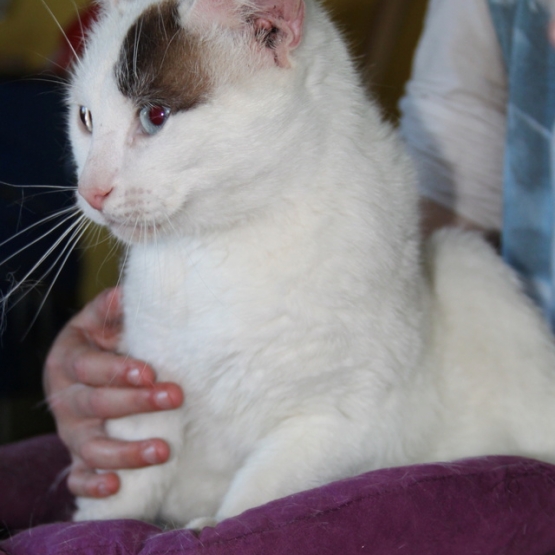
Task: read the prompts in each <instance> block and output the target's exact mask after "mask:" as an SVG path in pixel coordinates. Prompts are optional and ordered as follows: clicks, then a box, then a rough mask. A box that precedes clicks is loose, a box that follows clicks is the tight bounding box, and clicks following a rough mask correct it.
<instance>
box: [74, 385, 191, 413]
mask: <svg viewBox="0 0 555 555" xmlns="http://www.w3.org/2000/svg"><path fill="white" fill-rule="evenodd" d="M68 389H69V388H68ZM67 399H68V401H69V403H72V404H73V413H74V414H76V415H80V416H82V417H85V418H99V419H101V420H105V419H107V418H121V417H123V416H129V415H132V414H138V413H145V412H153V411H159V410H172V409H175V408H177V407H179V406H181V405H182V404H183V392H182V391H181V389H180V387H179V386H178V385H176V384H173V383H159V384H155V385H154V386H153V387H150V388H139V389H133V388H115V387H102V388H89V387H79V388H76V389H75V390H74V391H73V393H72V394H71V395H69V396H68V397H67Z"/></svg>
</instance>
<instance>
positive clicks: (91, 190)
mask: <svg viewBox="0 0 555 555" xmlns="http://www.w3.org/2000/svg"><path fill="white" fill-rule="evenodd" d="M112 190H113V187H110V186H107V187H99V186H92V187H81V186H79V188H78V192H79V194H80V195H81V196H82V197H83V198H84V199H85V200H86V201H87V202H88V203H89V204H90V205H91V206H92V207H93V208H94V209H95V210H98V211H99V212H102V209H103V208H104V203H105V202H106V199H107V198H108V197H109V196H110V193H111V192H112Z"/></svg>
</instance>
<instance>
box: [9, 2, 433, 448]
mask: <svg viewBox="0 0 555 555" xmlns="http://www.w3.org/2000/svg"><path fill="white" fill-rule="evenodd" d="M324 4H325V5H326V6H327V7H328V8H329V10H330V12H331V14H332V17H333V18H334V19H335V20H336V22H337V23H338V25H339V27H340V28H341V29H342V30H343V32H344V35H345V37H346V39H347V40H348V41H349V44H350V46H351V49H352V53H353V56H354V57H355V59H356V61H357V63H358V65H359V67H360V70H361V72H362V75H363V77H364V80H365V82H366V83H368V88H369V91H370V92H371V94H372V95H373V96H374V97H375V98H377V100H378V102H379V103H380V105H381V106H382V107H383V111H384V115H385V117H387V118H388V119H390V120H391V121H393V122H395V121H396V120H397V118H398V111H397V103H398V101H399V98H400V97H401V95H402V94H403V89H404V84H405V82H406V80H407V79H408V77H409V74H410V67H411V60H412V56H413V52H414V48H415V46H416V43H417V41H418V37H419V35H420V32H421V29H422V22H423V18H424V14H425V10H426V4H427V0H324ZM87 8H88V5H87V3H86V2H85V1H84V0H0V262H2V261H5V262H4V263H3V264H0V294H1V295H2V297H5V296H6V294H7V292H8V291H10V289H11V288H12V287H13V285H14V283H18V281H20V280H21V279H22V278H24V277H25V276H28V277H27V279H26V283H27V284H28V285H27V286H25V287H24V288H22V289H20V290H19V292H18V294H15V295H13V297H10V298H8V299H7V300H6V301H5V303H3V304H4V305H7V307H8V310H0V316H1V317H2V319H1V332H2V333H1V335H0V444H2V443H7V442H11V441H16V440H19V439H23V438H26V437H29V436H32V435H37V434H40V433H45V432H49V431H52V430H53V429H54V424H53V421H52V419H51V417H50V415H49V412H48V410H47V407H46V404H45V402H44V400H43V393H42V381H41V374H42V365H43V361H44V358H45V356H46V353H47V351H48V347H49V346H50V344H51V343H52V341H53V339H54V337H55V336H56V334H57V332H58V331H59V329H60V328H61V326H62V325H63V324H64V322H65V321H67V319H68V318H69V317H70V316H71V315H72V314H74V313H75V311H77V310H78V309H79V308H80V307H81V306H83V304H84V303H85V302H86V301H87V300H89V299H91V298H92V297H93V296H94V295H95V294H96V293H98V292H99V291H101V290H102V289H105V288H106V287H108V286H110V285H113V284H115V283H116V280H117V275H118V254H117V249H115V248H114V243H113V242H112V241H111V240H110V239H109V238H108V237H107V236H106V235H105V234H102V233H101V234H100V235H99V234H97V233H96V232H95V233H94V234H91V235H90V236H88V237H84V238H82V239H81V240H80V241H79V244H78V246H77V247H76V248H75V249H73V251H72V253H71V254H69V251H64V250H63V244H67V243H68V240H70V237H72V233H73V232H72V229H71V227H70V226H71V221H73V220H69V221H67V222H64V221H63V219H64V217H63V216H55V214H56V213H58V212H60V211H63V210H66V211H67V210H68V209H69V208H70V207H71V206H72V198H73V190H72V187H73V184H74V176H73V169H72V162H71V156H70V152H69V149H68V143H67V140H66V136H65V114H64V107H63V94H64V92H63V91H64V89H63V87H64V80H65V77H66V70H67V64H68V63H69V58H70V54H69V53H70V50H69V49H68V47H67V44H66V41H65V40H64V39H63V38H62V33H61V29H64V30H65V32H66V33H67V34H68V35H69V36H70V37H72V41H73V42H74V43H75V42H76V36H77V35H79V34H80V25H79V23H78V18H77V16H78V14H79V13H81V14H83V13H86V12H85V11H84V10H86V9H87ZM77 42H78V41H77ZM37 185H41V186H42V185H51V186H56V188H52V187H50V188H46V187H45V188H37V187H36V186H37ZM43 220H45V222H44V223H42V224H41V223H40V222H41V221H43ZM56 226H58V227H56ZM55 227H56V229H54V228H55ZM26 228H30V231H29V232H22V230H24V229H26ZM52 229H54V231H52V233H50V234H48V235H47V236H45V237H43V235H44V234H45V233H46V232H47V231H48V230H52ZM18 233H19V235H17V236H16V234H18ZM64 233H65V234H66V239H65V240H63V241H62V243H60V244H59V245H58V246H55V243H56V241H57V240H58V238H59V237H60V236H62V235H63V234H64ZM14 236H16V237H15V239H10V238H13V237H14ZM41 237H43V238H42V239H41ZM9 239H10V240H9ZM27 245H30V246H29V247H28V248H25V249H24V250H22V251H21V252H19V251H20V250H21V249H23V247H25V246H27ZM52 246H55V251H54V252H53V254H52V256H50V258H49V259H48V260H46V261H45V262H44V263H43V264H42V265H41V266H40V267H39V268H36V269H34V265H35V263H36V262H37V261H38V260H40V259H41V257H42V256H43V255H44V254H45V253H46V252H47V251H48V250H49V249H50V248H51V247H52ZM10 257H12V258H10ZM57 257H59V261H58V267H59V265H60V263H61V262H62V261H63V260H64V259H65V258H66V257H67V260H66V262H65V264H64V266H63V270H62V271H61V273H60V274H59V275H58V276H57V278H56V279H55V280H54V277H56V273H57V268H53V269H52V271H50V273H48V275H46V276H45V275H44V274H45V273H46V272H47V270H48V269H49V267H50V266H51V264H52V263H53V262H54V260H55V259H56V258H57ZM7 259H8V260H7ZM50 287H52V289H51V290H50V292H49V293H48V295H47V292H48V290H49V289H50ZM45 299H46V300H45Z"/></svg>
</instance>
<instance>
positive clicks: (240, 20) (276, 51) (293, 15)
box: [112, 0, 305, 67]
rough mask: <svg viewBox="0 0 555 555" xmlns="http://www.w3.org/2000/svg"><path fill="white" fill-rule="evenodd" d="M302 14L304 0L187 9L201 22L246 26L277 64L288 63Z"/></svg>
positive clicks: (207, 3) (209, 0)
mask: <svg viewBox="0 0 555 555" xmlns="http://www.w3.org/2000/svg"><path fill="white" fill-rule="evenodd" d="M112 1H118V0H112ZM119 1H122V0H119ZM304 15H305V3H304V0H194V1H193V4H192V6H191V7H190V9H189V17H191V18H192V19H193V20H196V21H197V22H199V23H201V24H208V25H210V24H214V23H216V24H219V25H221V26H223V27H228V28H237V29H239V28H247V29H248V30H250V32H251V33H252V37H253V41H256V42H257V43H258V44H259V45H260V46H261V47H263V48H265V49H267V50H268V54H269V57H271V59H272V60H273V61H274V62H275V63H276V64H277V65H279V66H281V67H288V66H289V65H290V60H289V54H290V53H291V51H293V50H294V49H295V48H296V47H297V46H298V45H299V44H300V42H301V40H302V35H303V26H304Z"/></svg>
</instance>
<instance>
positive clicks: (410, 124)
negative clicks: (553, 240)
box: [400, 0, 507, 232]
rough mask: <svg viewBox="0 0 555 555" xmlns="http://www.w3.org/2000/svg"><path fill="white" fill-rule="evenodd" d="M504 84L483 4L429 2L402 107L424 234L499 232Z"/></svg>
mask: <svg viewBox="0 0 555 555" xmlns="http://www.w3.org/2000/svg"><path fill="white" fill-rule="evenodd" d="M506 100H507V84H506V75H505V68H504V64H503V59H502V54H501V50H500V47H499V44H498V42H497V37H496V35H495V31H494V28H493V24H492V21H491V17H490V15H489V10H488V7H487V2H486V1H485V0H467V1H465V2H460V1H459V0H432V1H431V3H430V6H429V11H428V15H427V18H426V24H425V29H424V33H423V35H422V38H421V40H420V43H419V46H418V50H417V53H416V56H415V59H414V64H413V70H412V75H411V79H410V81H409V83H408V85H407V90H406V95H405V97H404V98H403V99H402V101H401V105H400V107H401V111H402V119H401V133H402V135H403V137H404V139H405V141H406V144H407V146H408V149H409V151H410V153H411V154H412V156H413V159H414V160H415V165H416V169H417V172H418V182H419V190H420V193H421V195H422V198H423V207H424V210H423V219H424V221H423V225H424V229H425V231H427V232H430V231H431V230H433V229H435V228H437V227H440V226H442V225H445V224H446V223H448V224H450V225H453V224H455V225H463V227H472V228H477V229H482V230H488V231H490V230H495V231H498V230H499V229H500V227H501V212H502V201H501V199H502V166H503V151H504V141H505V105H506Z"/></svg>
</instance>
